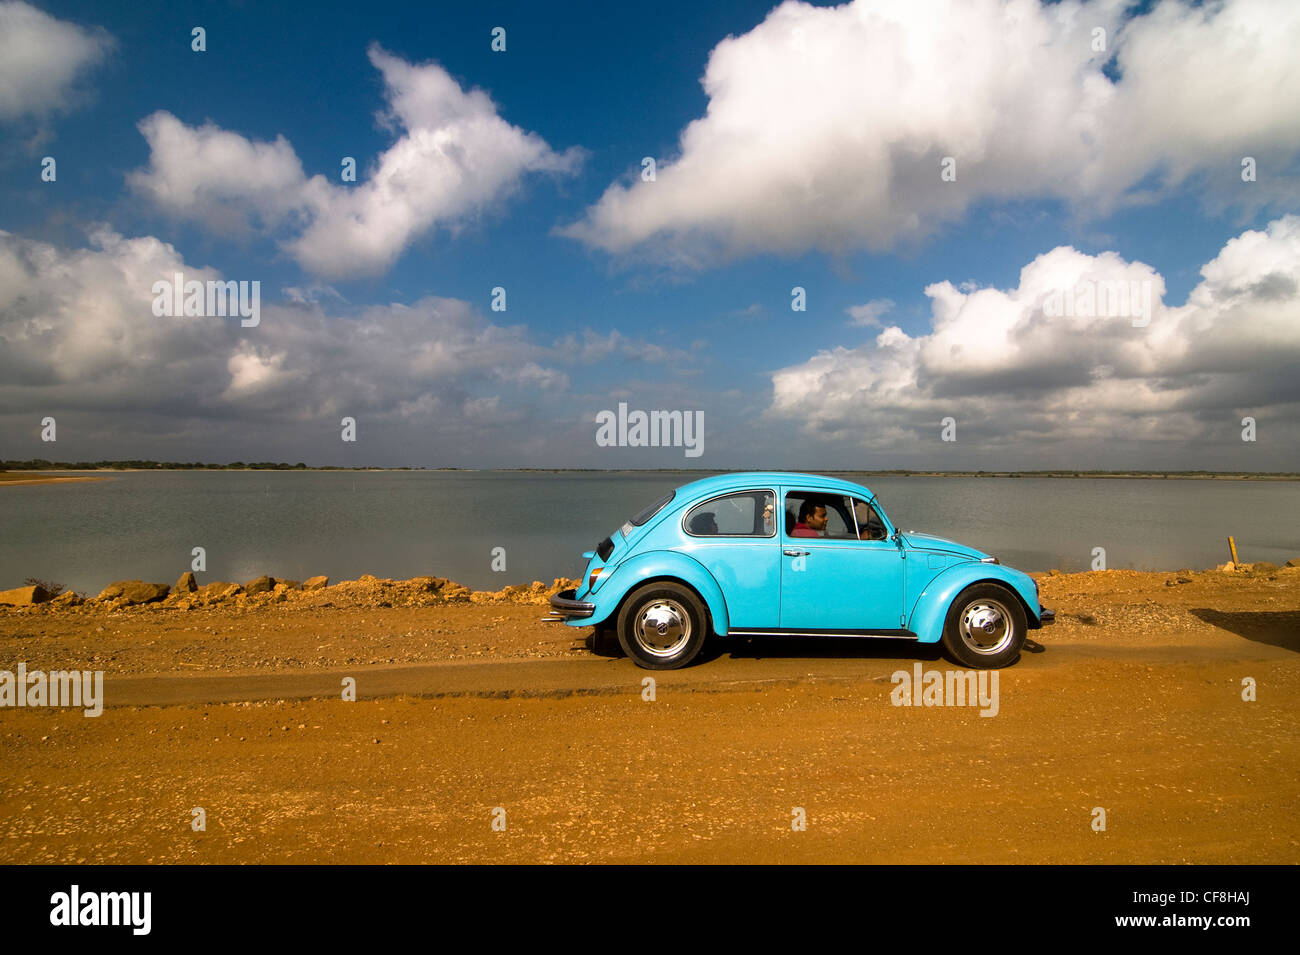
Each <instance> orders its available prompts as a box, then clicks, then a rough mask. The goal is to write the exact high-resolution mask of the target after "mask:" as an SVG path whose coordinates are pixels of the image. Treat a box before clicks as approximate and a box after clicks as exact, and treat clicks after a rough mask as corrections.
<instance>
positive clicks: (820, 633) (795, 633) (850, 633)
mask: <svg viewBox="0 0 1300 955" xmlns="http://www.w3.org/2000/svg"><path fill="white" fill-rule="evenodd" d="M727 636H729V637H730V636H736V637H883V638H885V639H887V640H919V639H920V637H918V636H917V635H916V634H915V633H913V632H912V631H911V630H794V629H782V628H779V627H778V628H776V629H775V630H750V629H749V628H747V627H732V628H731V629H729V630H728V631H727Z"/></svg>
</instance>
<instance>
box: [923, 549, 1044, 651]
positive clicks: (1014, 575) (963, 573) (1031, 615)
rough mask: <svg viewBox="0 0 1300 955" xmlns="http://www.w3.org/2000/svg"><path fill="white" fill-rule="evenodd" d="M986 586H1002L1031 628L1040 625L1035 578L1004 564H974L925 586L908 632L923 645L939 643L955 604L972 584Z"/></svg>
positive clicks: (944, 573)
mask: <svg viewBox="0 0 1300 955" xmlns="http://www.w3.org/2000/svg"><path fill="white" fill-rule="evenodd" d="M909 556H910V555H909ZM985 582H988V583H994V584H1001V585H1002V586H1004V587H1006V588H1007V589H1008V590H1010V591H1011V592H1012V593H1013V594H1015V595H1016V596H1017V597H1019V598H1020V603H1021V605H1022V609H1023V610H1024V611H1025V617H1026V619H1027V620H1028V622H1029V626H1030V627H1031V628H1033V627H1037V626H1038V625H1039V622H1038V594H1037V591H1036V590H1035V589H1034V580H1033V578H1032V577H1030V576H1029V575H1028V574H1023V573H1021V572H1020V571H1018V570H1015V569H1013V568H1010V567H1003V566H1002V565H1001V564H985V563H976V562H974V561H971V562H968V563H961V564H954V565H953V566H951V567H949V568H948V569H947V570H944V571H942V572H941V573H939V574H937V575H936V576H935V577H934V578H933V579H932V580H931V581H930V582H929V583H928V584H926V585H925V589H924V590H922V591H921V593H920V594H918V595H917V598H916V602H915V604H913V606H912V611H911V613H910V614H909V615H908V629H909V630H911V631H912V632H913V633H915V634H916V637H917V640H918V641H919V642H921V643H938V642H939V640H940V638H941V637H942V636H943V625H944V621H945V620H946V619H947V617H948V608H949V607H951V606H952V602H953V600H955V599H956V598H957V595H958V594H959V593H961V592H962V591H963V590H965V589H966V588H967V587H969V586H970V585H971V584H978V583H985Z"/></svg>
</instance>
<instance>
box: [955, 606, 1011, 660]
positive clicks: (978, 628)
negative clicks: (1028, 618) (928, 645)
mask: <svg viewBox="0 0 1300 955" xmlns="http://www.w3.org/2000/svg"><path fill="white" fill-rule="evenodd" d="M1011 621H1012V618H1011V612H1010V611H1009V610H1007V608H1006V607H1005V606H1003V605H1002V604H1001V603H999V602H998V601H996V600H989V599H986V598H981V599H980V600H975V601H972V602H971V603H969V604H967V605H966V609H965V610H963V611H962V614H961V622H960V623H959V624H958V628H959V629H960V630H961V640H962V643H964V644H966V646H968V647H969V648H970V649H972V650H974V651H975V652H976V653H983V654H994V653H1000V652H1001V651H1003V650H1005V649H1006V648H1007V646H1008V645H1009V644H1010V643H1011V641H1012V639H1013V638H1014V637H1015V635H1016V633H1015V625H1014V624H1013V623H1012V622H1011Z"/></svg>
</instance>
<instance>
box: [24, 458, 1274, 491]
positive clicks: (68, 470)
mask: <svg viewBox="0 0 1300 955" xmlns="http://www.w3.org/2000/svg"><path fill="white" fill-rule="evenodd" d="M2 463H3V465H10V466H12V465H22V464H25V463H27V462H16V461H6V462H2ZM132 465H143V466H111V465H110V466H101V467H75V466H67V465H51V466H37V467H31V466H28V467H21V466H19V467H16V468H15V467H11V468H10V469H9V470H5V469H4V468H3V467H0V487H3V486H5V485H11V486H12V485H22V484H49V483H72V482H81V481H103V480H107V478H106V477H99V476H89V475H98V474H100V473H105V474H111V473H114V472H131V473H135V472H141V471H256V472H259V473H267V472H271V473H275V472H286V471H287V472H302V471H325V472H351V473H354V474H355V473H358V472H361V473H367V472H393V473H400V472H411V471H416V472H431V473H466V474H478V473H484V472H486V473H497V474H687V475H699V476H701V477H703V476H705V475H709V474H731V473H736V470H735V469H719V470H706V469H702V468H689V469H688V468H410V467H402V468H378V467H353V468H346V467H305V466H303V467H295V466H291V465H280V466H253V467H248V466H243V467H231V466H228V465H218V466H216V467H187V466H179V465H174V464H158V465H154V466H150V464H148V463H146V462H132ZM764 470H769V471H778V469H775V468H768V469H764ZM807 473H811V474H826V475H864V476H867V477H873V478H878V477H925V478H1003V479H1022V478H1060V479H1084V478H1099V479H1105V480H1123V479H1128V480H1170V481H1300V473H1288V472H1258V473H1254V472H1249V471H1082V470H1080V471H1073V470H1063V469H1062V470H1054V471H927V470H901V469H894V470H886V471H845V470H812V471H809V472H807ZM70 475H71V476H70Z"/></svg>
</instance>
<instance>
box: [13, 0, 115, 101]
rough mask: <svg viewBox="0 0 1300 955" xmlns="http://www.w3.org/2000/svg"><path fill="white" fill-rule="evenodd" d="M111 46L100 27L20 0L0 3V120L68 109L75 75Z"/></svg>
mask: <svg viewBox="0 0 1300 955" xmlns="http://www.w3.org/2000/svg"><path fill="white" fill-rule="evenodd" d="M113 45H114V41H113V38H112V37H111V36H109V34H108V33H107V32H106V31H105V30H103V29H102V28H99V27H95V28H86V27H82V26H78V25H77V24H75V23H70V22H68V21H67V20H58V19H55V18H54V17H52V16H50V15H49V14H47V13H43V12H42V11H40V10H37V9H36V8H35V7H32V6H29V5H28V4H26V3H14V2H9V3H0V120H11V119H15V118H17V117H19V116H42V115H45V114H47V113H51V112H56V111H58V110H62V109H66V108H68V107H69V106H70V105H71V102H72V99H73V97H74V95H75V93H74V85H75V83H76V80H77V78H78V77H79V75H80V74H82V73H83V72H85V71H86V70H87V69H89V68H90V67H92V66H94V65H95V64H96V63H98V62H99V61H100V60H102V59H103V58H104V57H105V56H106V55H107V54H108V52H109V50H111V49H112V48H113Z"/></svg>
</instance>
